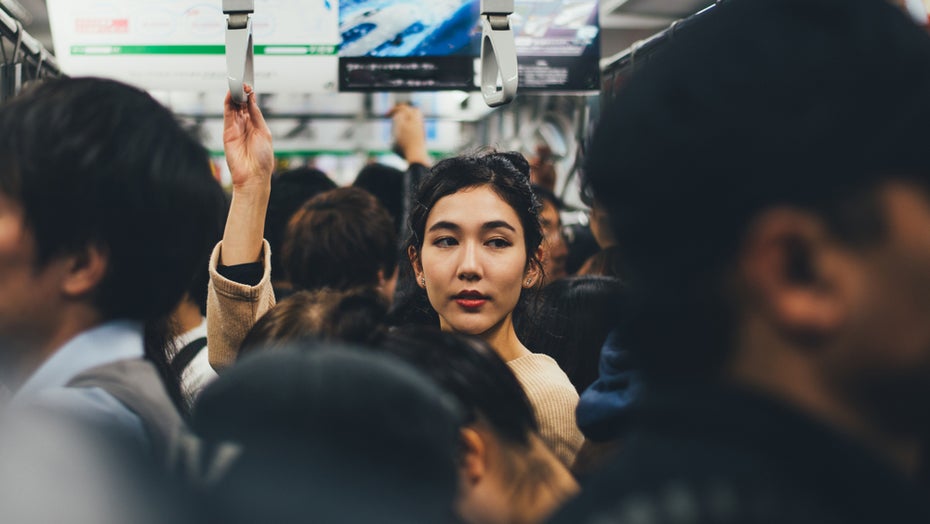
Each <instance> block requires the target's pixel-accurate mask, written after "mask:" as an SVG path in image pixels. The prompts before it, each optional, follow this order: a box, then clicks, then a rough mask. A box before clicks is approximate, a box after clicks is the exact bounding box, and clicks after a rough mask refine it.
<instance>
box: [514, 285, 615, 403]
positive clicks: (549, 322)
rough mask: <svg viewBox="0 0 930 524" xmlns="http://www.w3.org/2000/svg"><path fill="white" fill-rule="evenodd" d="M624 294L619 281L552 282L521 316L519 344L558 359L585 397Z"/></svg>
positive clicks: (560, 365) (518, 325)
mask: <svg viewBox="0 0 930 524" xmlns="http://www.w3.org/2000/svg"><path fill="white" fill-rule="evenodd" d="M621 290H622V285H621V283H620V281H619V280H618V279H616V278H611V277H604V276H582V277H569V278H564V279H562V280H558V281H556V282H553V283H551V284H549V285H548V286H546V287H545V288H544V289H542V290H541V291H540V292H539V294H538V295H537V296H536V297H534V299H533V300H531V301H529V302H528V303H527V306H526V309H525V310H524V311H523V314H522V315H520V321H519V322H518V323H517V332H518V333H519V334H520V339H521V340H522V341H523V343H524V344H526V345H527V347H532V348H533V351H535V352H537V353H544V354H546V355H549V356H550V357H552V358H553V359H555V361H556V362H558V363H559V367H560V368H562V370H563V371H565V374H566V375H568V378H569V380H571V382H572V385H574V386H575V389H576V390H578V393H581V392H582V391H584V390H585V389H587V388H588V386H590V385H591V383H592V382H594V381H595V380H597V375H598V362H599V361H600V354H601V347H602V346H603V345H604V341H605V340H606V339H607V334H608V333H610V330H611V329H613V327H614V324H615V323H616V314H617V313H616V311H617V307H618V306H619V300H620V294H621Z"/></svg>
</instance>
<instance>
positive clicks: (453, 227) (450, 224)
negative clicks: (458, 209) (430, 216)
mask: <svg viewBox="0 0 930 524" xmlns="http://www.w3.org/2000/svg"><path fill="white" fill-rule="evenodd" d="M437 229H449V230H452V231H461V230H462V228H461V227H460V226H459V225H458V224H456V223H454V222H446V221H444V220H443V221H440V222H436V223H435V224H433V225H432V226H430V228H429V229H428V230H427V232H432V231H436V230H437Z"/></svg>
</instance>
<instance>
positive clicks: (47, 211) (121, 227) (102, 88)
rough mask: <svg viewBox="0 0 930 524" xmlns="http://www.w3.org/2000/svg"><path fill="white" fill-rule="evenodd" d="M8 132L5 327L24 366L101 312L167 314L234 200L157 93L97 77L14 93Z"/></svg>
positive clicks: (3, 169) (1, 257)
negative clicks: (226, 196) (225, 194)
mask: <svg viewBox="0 0 930 524" xmlns="http://www.w3.org/2000/svg"><path fill="white" fill-rule="evenodd" d="M0 135H2V136H3V137H5V138H4V140H3V141H2V142H0V158H3V162H2V165H0V297H2V300H0V337H2V338H3V339H4V342H5V344H4V347H5V349H4V352H5V354H4V355H3V357H4V359H5V360H6V361H7V362H8V363H10V365H11V367H13V368H14V369H15V370H17V371H14V372H16V373H17V374H19V375H20V376H22V374H23V373H28V372H29V371H31V369H34V368H35V367H37V366H38V365H39V364H40V363H41V362H42V361H43V360H44V359H45V358H46V357H47V356H48V354H50V352H52V351H54V350H55V349H57V348H58V347H60V346H61V345H63V344H64V343H65V342H67V341H68V340H69V339H70V338H71V337H73V336H74V335H76V334H77V333H79V332H81V331H84V330H86V329H89V328H90V327H93V326H95V325H98V324H100V323H103V322H106V321H109V320H114V319H126V320H133V321H139V322H143V323H144V322H149V321H151V320H153V319H156V318H161V317H164V316H166V315H168V313H169V312H170V311H171V310H172V308H173V307H174V306H175V305H177V303H178V302H179V301H180V299H181V296H182V295H183V293H184V291H185V289H186V287H187V286H188V284H189V283H190V280H191V277H192V276H193V275H194V273H195V271H196V269H197V266H198V265H199V264H202V263H203V261H204V260H206V256H207V253H208V252H209V250H210V248H211V247H212V246H211V244H212V243H213V242H214V240H215V228H214V227H212V226H211V225H212V224H213V223H214V222H215V220H216V219H215V217H216V216H217V214H218V210H219V209H221V208H222V206H223V205H224V197H223V193H222V190H221V189H220V187H219V185H218V183H217V182H216V180H215V179H214V178H213V176H212V173H211V168H210V161H209V157H208V154H207V151H206V150H205V149H204V147H203V146H202V145H201V144H200V143H198V142H197V140H195V139H194V138H193V137H192V136H190V135H189V134H188V133H187V132H186V131H185V130H184V129H183V128H182V127H181V126H180V125H179V124H178V122H177V121H176V120H175V118H174V116H173V115H172V114H171V112H170V111H169V110H168V109H166V108H165V107H163V106H161V105H160V104H159V103H158V102H156V101H155V100H154V99H153V98H152V97H151V96H149V95H148V94H146V93H145V92H143V91H141V90H139V89H136V88H133V87H129V86H126V85H124V84H120V83H117V82H114V81H110V80H102V79H94V78H82V79H70V78H67V79H56V80H49V81H46V82H43V83H41V84H39V85H36V86H35V87H34V88H32V89H29V90H27V91H25V92H23V93H22V94H20V95H19V96H18V97H16V98H15V99H12V100H10V101H8V102H6V103H5V104H4V105H3V106H2V108H0ZM14 348H28V349H25V350H24V351H23V352H18V351H17V350H15V349H14Z"/></svg>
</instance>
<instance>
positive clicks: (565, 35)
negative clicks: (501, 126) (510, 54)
mask: <svg viewBox="0 0 930 524" xmlns="http://www.w3.org/2000/svg"><path fill="white" fill-rule="evenodd" d="M515 4H516V5H515V11H514V14H513V15H511V17H510V25H511V27H512V28H513V32H514V37H515V41H516V44H517V59H518V63H519V71H520V88H521V89H527V90H544V91H563V90H564V91H597V90H598V89H599V88H600V67H599V61H600V57H601V52H600V49H601V43H600V29H599V26H598V6H597V0H516V3H515Z"/></svg>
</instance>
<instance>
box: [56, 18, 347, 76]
mask: <svg viewBox="0 0 930 524" xmlns="http://www.w3.org/2000/svg"><path fill="white" fill-rule="evenodd" d="M47 6H48V12H49V22H50V25H51V30H52V38H53V40H54V42H55V56H56V58H57V59H58V62H59V64H60V65H61V68H62V70H63V71H64V72H65V73H66V74H68V75H71V76H90V75H93V76H105V77H110V78H116V79H118V80H122V81H124V82H127V83H131V84H134V85H137V86H139V87H142V88H145V89H150V90H190V91H208V92H210V91H225V90H226V89H227V81H226V55H225V53H226V47H225V42H226V36H225V32H226V17H225V15H224V14H223V10H222V2H221V1H220V0H214V1H203V0H200V1H196V0H193V1H192V0H159V1H157V2H153V1H151V0H119V1H115V0H109V1H105V0H47ZM338 10H339V5H338V3H337V1H336V0H255V13H254V15H253V17H252V28H253V35H254V36H253V38H254V41H255V84H256V89H257V90H258V91H259V92H262V91H274V92H301V93H326V92H335V91H336V89H337V86H338V76H337V75H338V50H339V44H340V42H341V36H340V34H339V30H338V28H339V12H338Z"/></svg>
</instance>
